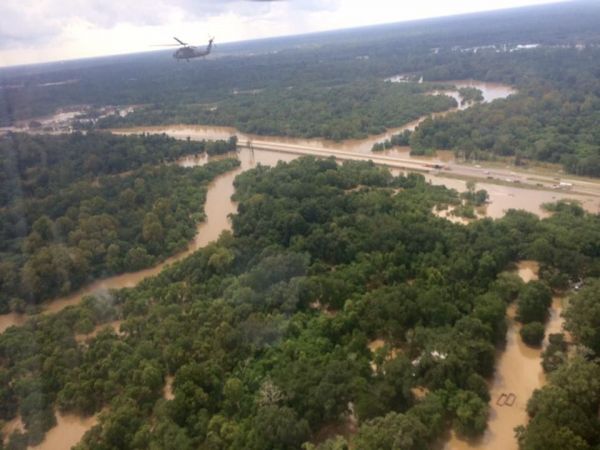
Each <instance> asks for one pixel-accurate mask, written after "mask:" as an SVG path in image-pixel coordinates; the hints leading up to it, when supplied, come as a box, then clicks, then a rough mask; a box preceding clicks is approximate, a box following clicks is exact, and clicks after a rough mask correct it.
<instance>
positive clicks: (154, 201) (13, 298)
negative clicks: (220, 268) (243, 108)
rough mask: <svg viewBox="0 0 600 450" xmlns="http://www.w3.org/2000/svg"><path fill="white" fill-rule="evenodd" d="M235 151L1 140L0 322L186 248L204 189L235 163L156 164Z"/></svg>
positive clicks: (96, 140)
mask: <svg viewBox="0 0 600 450" xmlns="http://www.w3.org/2000/svg"><path fill="white" fill-rule="evenodd" d="M235 149H236V140H235V138H232V139H231V140H230V141H228V142H226V141H220V142H218V141H217V142H187V141H183V142H181V141H176V140H175V139H172V138H168V137H166V136H140V137H118V136H113V135H110V134H107V133H104V134H88V135H82V134H72V135H62V136H29V135H25V134H11V135H8V136H6V137H4V138H3V139H1V140H0V187H1V188H0V189H1V191H0V201H1V202H0V204H1V206H2V209H1V210H0V259H1V262H0V313H6V312H7V311H8V310H9V308H10V309H12V310H15V311H23V309H24V308H25V307H26V305H27V304H35V303H39V302H41V301H42V300H45V299H47V298H50V297H54V296H57V295H64V294H67V293H69V292H71V291H72V290H74V289H75V288H77V287H79V286H81V285H82V284H83V283H84V282H86V281H89V280H90V279H91V278H94V277H99V276H106V275H109V274H114V273H119V272H126V271H134V270H138V269H141V268H144V267H148V266H151V265H153V264H155V263H156V262H157V261H159V260H161V259H164V258H166V257H167V256H169V255H171V254H173V253H174V252H176V251H177V250H181V249H183V248H185V247H186V245H187V243H188V242H189V240H190V239H191V238H192V237H193V236H194V234H195V229H196V228H195V225H196V224H197V223H198V221H199V220H201V219H202V205H203V204H204V200H205V196H206V187H207V184H208V182H209V181H211V180H212V179H214V177H216V176H217V175H219V174H221V173H224V172H226V171H228V170H231V169H232V168H234V167H237V165H239V162H238V161H237V160H222V161H214V162H210V163H208V164H207V165H205V166H203V167H197V168H182V167H179V166H177V165H176V164H163V163H164V162H166V161H174V160H175V159H176V158H178V157H180V156H182V155H186V154H192V153H193V154H197V153H203V152H207V151H208V152H210V153H215V152H219V153H225V152H228V151H232V150H235Z"/></svg>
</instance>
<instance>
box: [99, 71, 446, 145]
mask: <svg viewBox="0 0 600 450" xmlns="http://www.w3.org/2000/svg"><path fill="white" fill-rule="evenodd" d="M445 87H448V86H445V85H443V84H429V83H426V84H417V83H402V84H398V83H387V82H384V81H378V80H371V81H369V82H367V81H363V82H355V83H350V84H346V85H342V86H333V87H326V86H325V87H323V86H321V87H315V86H310V85H302V86H290V87H289V88H286V89H268V90H264V91H262V90H260V91H257V92H255V91H249V92H237V93H235V94H234V95H231V96H228V97H227V98H226V99H224V100H223V101H221V102H218V103H217V104H207V105H198V104H185V103H184V104H181V105H176V106H174V107H172V108H142V109H139V110H138V111H135V112H133V113H131V114H129V115H127V116H126V117H120V116H118V115H113V116H109V117H107V118H104V119H101V120H100V122H99V126H101V127H104V128H110V127H113V126H127V125H159V124H165V123H167V124H168V123H186V124H201V125H205V124H209V125H230V126H234V127H236V128H237V129H239V130H240V131H244V132H247V133H256V134H264V135H280V136H281V135H283V136H295V137H307V138H312V137H324V138H328V139H334V140H341V139H351V138H364V137H367V136H368V135H371V134H378V133H383V132H384V131H385V130H386V129H387V128H393V127H399V126H401V125H404V124H406V123H408V122H411V121H413V120H416V119H418V118H419V117H421V116H423V115H426V114H429V113H434V112H440V111H446V110H448V109H450V108H452V107H455V106H457V104H456V101H455V100H454V99H453V98H451V97H448V96H445V95H424V94H426V93H427V92H430V91H434V90H443V89H444V88H445Z"/></svg>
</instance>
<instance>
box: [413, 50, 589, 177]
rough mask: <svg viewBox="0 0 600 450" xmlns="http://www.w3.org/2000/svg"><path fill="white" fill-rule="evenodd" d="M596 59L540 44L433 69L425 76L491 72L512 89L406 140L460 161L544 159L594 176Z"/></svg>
mask: <svg viewBox="0 0 600 450" xmlns="http://www.w3.org/2000/svg"><path fill="white" fill-rule="evenodd" d="M599 61H600V50H599V49H587V50H579V51H574V50H567V49H551V50H544V49H540V50H527V51H521V52H515V53H510V54H508V55H497V54H495V53H494V54H485V52H479V53H478V54H477V56H473V58H472V61H471V62H468V61H466V60H465V61H462V62H460V61H457V62H456V64H455V65H452V64H450V65H449V66H448V67H447V68H446V69H444V68H439V69H434V70H432V71H431V72H430V73H429V75H430V77H432V78H433V79H436V78H438V77H439V78H440V79H444V78H445V77H446V76H447V75H448V71H456V70H459V71H463V73H464V74H465V75H467V74H468V75H469V76H474V77H475V78H477V77H478V76H479V74H480V75H482V76H485V74H487V73H488V71H490V70H491V71H492V72H493V73H495V74H496V77H497V78H498V79H502V80H505V81H510V79H511V78H512V79H513V80H514V82H515V83H516V84H517V86H519V92H518V94H516V95H512V96H511V97H509V98H508V99H506V100H497V101H494V102H492V103H491V104H480V105H477V106H474V107H472V108H469V109H467V110H463V111H459V112H457V113H456V114H449V115H446V116H444V117H438V118H436V119H434V120H426V121H425V122H423V123H422V124H421V125H420V126H419V127H418V128H417V130H416V132H415V133H414V134H413V136H412V139H411V145H412V147H413V149H414V150H415V151H416V152H417V153H420V152H423V151H427V150H432V149H433V150H435V149H454V150H455V151H456V152H457V154H458V155H459V156H462V157H464V158H467V159H490V158H496V157H512V158H514V159H515V160H516V163H517V164H519V163H522V162H524V161H525V160H527V159H532V160H539V161H548V162H553V163H560V164H562V165H563V166H564V167H565V169H566V170H568V171H569V172H571V173H575V174H578V175H591V176H600V130H599V129H598V126H597V124H598V123H600V77H599V74H600V62H599ZM459 63H460V64H459ZM460 66H462V68H459V67H460ZM474 70H475V73H474V72H473V71H474ZM440 71H441V72H440ZM426 73H428V72H426ZM451 73H452V72H451ZM454 73H456V72H454Z"/></svg>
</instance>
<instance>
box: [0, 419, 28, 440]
mask: <svg viewBox="0 0 600 450" xmlns="http://www.w3.org/2000/svg"><path fill="white" fill-rule="evenodd" d="M24 430H25V425H24V424H23V421H22V420H21V416H17V417H15V418H14V419H13V420H9V421H8V422H6V423H5V424H4V426H3V427H2V435H3V438H4V444H5V445H6V444H7V443H8V441H9V438H10V435H11V434H12V433H13V432H14V431H20V432H23V431H24Z"/></svg>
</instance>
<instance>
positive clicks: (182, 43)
mask: <svg viewBox="0 0 600 450" xmlns="http://www.w3.org/2000/svg"><path fill="white" fill-rule="evenodd" d="M173 39H175V40H176V41H177V42H179V43H180V44H181V45H188V44H186V43H185V42H183V41H182V40H180V39H177V38H176V37H175V36H173Z"/></svg>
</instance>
